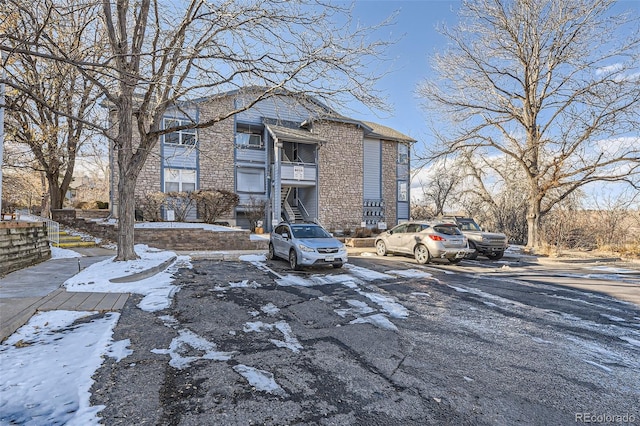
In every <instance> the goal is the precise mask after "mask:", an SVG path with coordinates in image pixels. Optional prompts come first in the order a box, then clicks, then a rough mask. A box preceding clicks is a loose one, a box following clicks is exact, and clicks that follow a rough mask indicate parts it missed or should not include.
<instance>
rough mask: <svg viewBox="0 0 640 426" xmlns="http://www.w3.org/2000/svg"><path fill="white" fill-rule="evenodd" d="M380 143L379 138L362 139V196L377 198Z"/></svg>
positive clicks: (379, 193)
mask: <svg viewBox="0 0 640 426" xmlns="http://www.w3.org/2000/svg"><path fill="white" fill-rule="evenodd" d="M381 155H382V150H381V144H380V141H379V140H374V139H365V140H364V170H363V172H364V190H363V192H364V198H365V199H372V200H379V199H380V198H382V196H381V194H382V188H381V180H380V179H381V168H382V162H381V160H382V159H381Z"/></svg>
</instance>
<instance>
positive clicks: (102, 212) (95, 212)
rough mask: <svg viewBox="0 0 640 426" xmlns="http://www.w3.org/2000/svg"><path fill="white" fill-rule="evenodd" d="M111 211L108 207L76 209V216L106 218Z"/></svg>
mask: <svg viewBox="0 0 640 426" xmlns="http://www.w3.org/2000/svg"><path fill="white" fill-rule="evenodd" d="M110 214H111V212H110V211H109V210H106V209H76V217H81V218H84V219H105V218H107V217H109V215H110Z"/></svg>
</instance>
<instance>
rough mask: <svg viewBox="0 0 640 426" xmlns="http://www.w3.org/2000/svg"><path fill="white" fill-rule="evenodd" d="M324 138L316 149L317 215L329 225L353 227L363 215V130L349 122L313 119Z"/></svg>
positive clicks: (314, 127) (333, 227) (357, 225)
mask: <svg viewBox="0 0 640 426" xmlns="http://www.w3.org/2000/svg"><path fill="white" fill-rule="evenodd" d="M313 133H314V134H315V135H317V136H318V137H320V138H323V139H325V140H326V143H325V144H324V145H323V146H322V147H320V150H319V155H318V157H319V164H318V176H319V178H318V184H319V188H318V204H319V212H318V213H319V214H318V216H319V217H318V219H319V220H320V223H322V224H323V225H324V226H325V227H327V228H330V229H355V228H357V227H359V226H360V224H361V222H362V217H363V206H362V202H363V185H364V181H363V179H364V178H363V173H362V170H363V158H364V152H363V150H364V145H363V130H362V128H358V127H357V126H355V125H353V124H344V123H337V122H333V121H332V122H316V123H314V125H313Z"/></svg>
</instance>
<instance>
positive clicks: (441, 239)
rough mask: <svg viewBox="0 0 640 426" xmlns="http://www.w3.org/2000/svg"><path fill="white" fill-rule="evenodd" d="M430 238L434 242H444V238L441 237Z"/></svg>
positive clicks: (432, 236) (430, 236)
mask: <svg viewBox="0 0 640 426" xmlns="http://www.w3.org/2000/svg"><path fill="white" fill-rule="evenodd" d="M429 238H431V239H432V240H433V241H444V238H442V237H441V236H440V235H429Z"/></svg>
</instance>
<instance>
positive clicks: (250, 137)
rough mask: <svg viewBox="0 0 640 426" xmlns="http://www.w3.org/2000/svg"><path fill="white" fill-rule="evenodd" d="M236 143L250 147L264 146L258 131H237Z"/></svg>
mask: <svg viewBox="0 0 640 426" xmlns="http://www.w3.org/2000/svg"><path fill="white" fill-rule="evenodd" d="M236 145H242V146H245V147H250V148H261V147H262V136H260V135H259V134H257V133H244V132H238V133H236Z"/></svg>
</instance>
